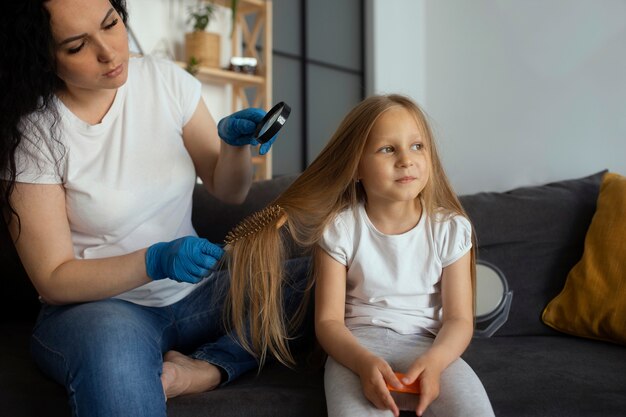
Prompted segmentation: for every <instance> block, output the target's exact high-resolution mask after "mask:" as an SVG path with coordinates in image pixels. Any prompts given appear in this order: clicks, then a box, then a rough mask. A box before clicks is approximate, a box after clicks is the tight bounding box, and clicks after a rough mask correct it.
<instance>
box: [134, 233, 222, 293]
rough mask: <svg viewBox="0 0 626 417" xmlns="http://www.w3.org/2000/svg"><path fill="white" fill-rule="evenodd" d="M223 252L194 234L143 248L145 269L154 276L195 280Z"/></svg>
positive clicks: (202, 276) (191, 281)
mask: <svg viewBox="0 0 626 417" xmlns="http://www.w3.org/2000/svg"><path fill="white" fill-rule="evenodd" d="M223 254H224V250H223V249H222V248H220V247H219V246H217V245H215V244H213V243H211V242H209V241H208V240H206V239H201V238H199V237H195V236H186V237H181V238H179V239H176V240H173V241H171V242H160V243H155V244H154V245H152V246H150V247H149V248H148V250H147V251H146V272H147V273H148V276H149V277H150V278H152V279H153V280H158V279H163V278H170V279H173V280H176V281H180V282H190V283H192V284H197V283H198V282H200V281H202V279H203V278H204V277H206V276H208V275H209V272H210V270H211V268H213V266H215V264H216V263H217V261H218V260H219V259H220V258H221V257H222V255H223Z"/></svg>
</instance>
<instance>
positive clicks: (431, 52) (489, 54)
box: [366, 0, 626, 193]
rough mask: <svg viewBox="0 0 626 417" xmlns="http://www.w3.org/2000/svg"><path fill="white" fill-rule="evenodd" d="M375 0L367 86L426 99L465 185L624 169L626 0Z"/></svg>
mask: <svg viewBox="0 0 626 417" xmlns="http://www.w3.org/2000/svg"><path fill="white" fill-rule="evenodd" d="M366 2H367V3H366V4H367V7H366V10H367V11H368V17H367V19H366V27H367V31H368V32H369V34H368V37H367V42H368V44H367V47H366V51H368V53H370V55H369V56H368V58H367V61H366V62H367V63H368V66H367V69H368V71H369V75H368V93H372V92H391V91H394V92H402V93H405V94H408V95H410V96H412V97H413V98H415V99H416V100H417V101H418V102H420V104H422V106H423V107H424V108H425V110H426V112H427V113H428V114H429V115H430V117H431V119H432V123H433V127H434V130H435V134H436V135H437V138H438V144H439V150H440V153H441V154H442V158H443V162H444V165H445V167H446V170H447V172H448V174H449V176H450V179H451V181H452V183H453V185H454V187H455V188H456V190H457V192H459V193H471V192H476V191H483V190H494V191H502V190H506V189H510V188H513V187H516V186H520V185H529V184H540V183H544V182H548V181H553V180H560V179H566V178H574V177H580V176H585V175H587V174H591V173H593V172H596V171H599V170H601V169H604V168H608V169H610V170H612V171H614V172H618V173H621V174H626V53H624V45H626V2H624V1H622V0H601V1H594V2H590V1H587V0H547V1H544V0H530V1H514V0H473V1H467V0H445V1H429V2H427V1H424V0H393V1H389V0H386V1H385V0H366ZM400 28H402V29H400Z"/></svg>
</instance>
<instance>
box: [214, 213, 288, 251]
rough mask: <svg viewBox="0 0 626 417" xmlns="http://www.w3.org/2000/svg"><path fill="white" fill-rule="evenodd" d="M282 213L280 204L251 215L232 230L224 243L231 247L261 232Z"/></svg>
mask: <svg viewBox="0 0 626 417" xmlns="http://www.w3.org/2000/svg"><path fill="white" fill-rule="evenodd" d="M281 211H282V208H281V207H280V206H279V205H278V204H274V205H271V206H268V207H265V208H264V209H262V210H260V211H257V212H256V213H253V214H251V215H250V216H248V217H246V218H245V219H243V220H242V221H240V222H239V224H237V226H235V227H234V228H232V229H231V230H230V231H229V232H228V234H227V235H226V238H225V239H224V243H226V244H227V245H230V244H232V243H234V242H236V241H238V240H239V239H242V238H244V237H247V236H250V235H253V234H255V233H257V232H259V231H260V230H261V229H262V228H263V227H265V226H267V225H268V224H269V223H270V222H271V221H272V220H274V219H276V218H277V217H278V216H279V215H280V213H281Z"/></svg>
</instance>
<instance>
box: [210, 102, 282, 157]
mask: <svg viewBox="0 0 626 417" xmlns="http://www.w3.org/2000/svg"><path fill="white" fill-rule="evenodd" d="M265 114H266V112H265V111H264V110H261V109H257V108H253V107H250V108H247V109H243V110H239V111H238V112H235V113H233V114H231V115H230V116H226V117H224V118H223V119H222V120H220V121H219V123H218V124H217V134H218V135H220V138H222V140H223V141H224V142H226V143H228V144H229V145H232V146H243V145H252V146H257V145H258V144H259V142H257V140H256V139H255V138H254V137H253V135H254V131H255V130H256V125H257V124H258V123H259V122H260V121H261V120H262V119H263V117H264V116H265ZM275 140H276V136H274V137H273V138H272V139H270V140H269V141H267V142H265V143H264V144H262V145H261V148H259V154H261V155H265V154H266V153H267V152H269V150H270V147H271V146H272V143H274V141H275Z"/></svg>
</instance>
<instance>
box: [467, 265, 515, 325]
mask: <svg viewBox="0 0 626 417" xmlns="http://www.w3.org/2000/svg"><path fill="white" fill-rule="evenodd" d="M512 297H513V293H512V292H511V291H509V285H508V283H507V281H506V278H505V276H504V274H503V273H502V271H500V270H499V269H498V268H497V267H496V266H495V265H493V264H490V263H489V262H486V261H482V260H477V261H476V329H475V330H474V335H475V336H478V337H489V336H491V335H492V334H494V333H495V332H496V330H498V329H499V328H500V327H501V326H502V325H503V324H504V323H505V322H506V320H507V319H508V317H509V310H510V308H511V300H512Z"/></svg>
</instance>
